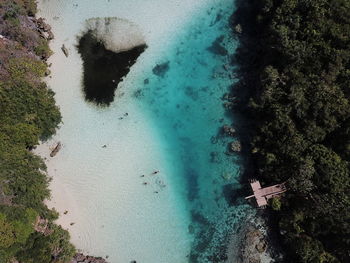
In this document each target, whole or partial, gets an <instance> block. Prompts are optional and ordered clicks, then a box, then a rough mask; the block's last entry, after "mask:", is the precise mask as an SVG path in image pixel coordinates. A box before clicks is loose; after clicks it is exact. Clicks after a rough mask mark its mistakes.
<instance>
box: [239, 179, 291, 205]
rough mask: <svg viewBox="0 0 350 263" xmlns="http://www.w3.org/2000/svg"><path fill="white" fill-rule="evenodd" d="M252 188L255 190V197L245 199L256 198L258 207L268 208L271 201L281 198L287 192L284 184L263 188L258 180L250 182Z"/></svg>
mask: <svg viewBox="0 0 350 263" xmlns="http://www.w3.org/2000/svg"><path fill="white" fill-rule="evenodd" d="M250 186H251V188H252V190H253V195H250V196H247V197H246V198H245V199H250V198H252V197H255V200H256V202H257V204H258V207H265V206H267V202H268V200H269V199H271V198H273V197H276V196H279V195H280V194H282V193H284V192H286V191H287V188H286V186H285V184H284V183H282V184H276V185H272V186H268V187H264V188H262V187H261V185H260V182H259V181H258V180H252V181H250Z"/></svg>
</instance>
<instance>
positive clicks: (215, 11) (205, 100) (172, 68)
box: [134, 1, 249, 262]
mask: <svg viewBox="0 0 350 263" xmlns="http://www.w3.org/2000/svg"><path fill="white" fill-rule="evenodd" d="M233 10H234V5H233V2H232V1H213V3H211V4H209V6H208V7H207V8H206V9H204V10H202V11H201V12H200V13H199V14H198V15H197V16H196V17H194V18H193V19H192V21H191V22H190V23H188V25H187V26H186V28H185V30H183V31H182V32H181V33H180V34H178V35H177V36H176V38H174V42H173V43H172V45H171V46H170V47H169V48H168V49H167V50H166V51H165V52H164V55H163V56H161V57H160V58H158V59H157V60H156V61H154V68H153V70H152V68H149V69H148V70H145V71H144V76H143V78H142V79H140V81H139V84H138V87H139V89H138V90H137V91H136V92H135V93H134V97H135V99H136V100H138V101H139V104H140V107H142V108H143V109H144V110H145V111H146V112H148V117H149V121H150V122H152V125H154V126H155V127H156V128H157V130H158V134H159V139H160V140H162V144H163V145H164V149H165V150H164V154H165V155H166V156H168V158H170V159H171V162H172V163H173V164H175V167H176V173H175V176H176V177H175V178H172V184H174V185H175V186H176V190H177V193H178V194H181V195H183V196H185V199H184V200H186V204H185V208H186V209H185V211H184V212H185V213H190V217H191V224H190V225H189V226H188V229H189V233H190V234H191V235H193V238H194V239H193V243H192V247H191V253H190V255H189V258H190V260H189V262H221V260H223V259H224V258H225V256H224V255H225V254H226V248H227V247H226V246H227V242H228V241H229V238H234V236H235V235H234V234H235V233H236V231H237V229H238V228H239V225H240V223H241V222H242V219H244V218H245V217H246V214H247V213H248V211H249V208H248V207H247V206H246V205H245V203H244V201H243V202H242V199H240V198H242V196H239V195H238V200H233V196H236V198H237V192H239V190H240V189H241V188H242V185H241V184H240V182H239V181H238V180H239V176H240V173H241V169H242V167H241V162H240V156H239V155H238V154H235V155H230V154H227V152H228V150H227V145H228V143H229V142H232V141H233V140H234V139H233V138H227V137H225V136H223V135H222V127H223V125H225V124H230V125H231V124H232V125H233V126H235V120H234V119H233V116H232V115H231V114H229V113H228V112H227V110H226V109H225V108H224V107H223V103H224V101H223V100H222V98H223V96H224V94H225V93H228V92H230V90H231V89H232V84H233V83H234V81H235V80H234V77H233V69H234V68H233V66H232V65H230V64H231V58H232V55H233V54H234V52H235V49H236V46H237V40H236V39H235V38H234V36H233V32H232V30H231V29H230V27H229V18H230V16H231V15H232V13H233ZM226 51H227V53H226ZM157 68H163V71H162V72H153V71H156V70H157ZM160 71H161V70H160ZM157 73H158V74H157ZM173 169H174V168H173ZM235 192H236V193H235ZM181 206H183V204H181Z"/></svg>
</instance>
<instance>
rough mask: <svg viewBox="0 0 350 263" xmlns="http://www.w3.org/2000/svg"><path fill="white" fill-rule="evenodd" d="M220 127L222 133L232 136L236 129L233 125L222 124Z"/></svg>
mask: <svg viewBox="0 0 350 263" xmlns="http://www.w3.org/2000/svg"><path fill="white" fill-rule="evenodd" d="M222 129H223V132H224V134H226V135H228V136H231V137H233V136H235V135H236V130H235V128H233V127H231V126H228V125H224V126H223V127H222Z"/></svg>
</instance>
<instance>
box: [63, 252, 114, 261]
mask: <svg viewBox="0 0 350 263" xmlns="http://www.w3.org/2000/svg"><path fill="white" fill-rule="evenodd" d="M69 263H108V262H107V261H106V260H105V259H104V258H101V257H93V256H86V255H84V254H82V253H77V254H75V255H74V257H73V258H72V260H71V261H70V262H69Z"/></svg>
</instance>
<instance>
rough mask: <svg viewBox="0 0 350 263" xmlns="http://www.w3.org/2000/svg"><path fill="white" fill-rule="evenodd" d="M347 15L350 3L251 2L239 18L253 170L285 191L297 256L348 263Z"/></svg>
mask: <svg viewBox="0 0 350 263" xmlns="http://www.w3.org/2000/svg"><path fill="white" fill-rule="evenodd" d="M349 14H350V1H348V0H312V1H310V0H278V1H276V0H250V1H239V9H238V12H237V16H235V17H234V24H237V23H240V25H241V26H242V32H243V33H242V34H241V35H240V43H241V45H240V47H239V48H238V52H237V57H236V60H237V61H238V62H239V63H240V65H241V69H240V71H241V74H242V75H241V80H240V81H239V82H238V84H237V87H239V88H240V90H248V91H249V92H247V93H246V96H245V97H244V98H242V104H241V105H242V106H243V109H244V110H245V114H246V116H247V117H248V118H249V119H250V120H251V121H252V123H253V124H252V127H253V129H254V134H253V135H252V136H251V144H250V147H251V148H252V149H254V151H253V152H254V153H253V154H252V159H253V160H254V163H255V167H256V173H257V174H258V175H259V176H260V178H261V179H262V180H264V181H266V182H267V183H278V182H287V186H288V188H289V191H288V193H287V195H286V197H285V198H284V199H283V200H282V206H281V210H280V211H279V212H276V214H277V217H278V218H279V222H280V223H279V225H280V230H281V233H283V240H284V241H285V244H286V248H288V250H289V253H290V254H289V258H290V261H291V262H303V263H309V262H312V263H313V262H350V175H349V168H350V166H349V165H350V107H349V99H350V15H349ZM275 205H276V204H275Z"/></svg>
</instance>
